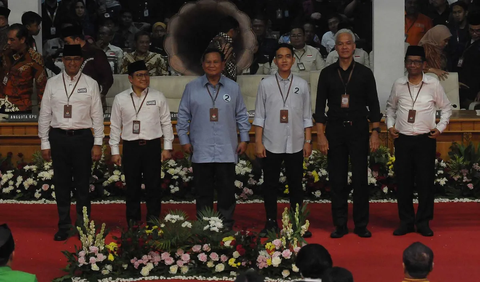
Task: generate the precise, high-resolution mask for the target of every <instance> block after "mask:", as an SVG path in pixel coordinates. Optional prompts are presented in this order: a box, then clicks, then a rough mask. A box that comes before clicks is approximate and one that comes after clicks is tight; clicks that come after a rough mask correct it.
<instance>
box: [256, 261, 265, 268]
mask: <svg viewBox="0 0 480 282" xmlns="http://www.w3.org/2000/svg"><path fill="white" fill-rule="evenodd" d="M257 265H258V268H259V269H262V268H266V267H267V266H268V264H267V263H266V262H260V263H257Z"/></svg>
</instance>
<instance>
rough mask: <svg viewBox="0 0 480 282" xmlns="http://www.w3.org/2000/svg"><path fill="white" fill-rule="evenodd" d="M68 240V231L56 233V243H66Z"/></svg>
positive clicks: (54, 237)
mask: <svg viewBox="0 0 480 282" xmlns="http://www.w3.org/2000/svg"><path fill="white" fill-rule="evenodd" d="M67 239H68V230H63V229H60V230H58V231H57V233H55V236H53V240H54V241H65V240H67Z"/></svg>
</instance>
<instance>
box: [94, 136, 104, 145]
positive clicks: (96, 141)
mask: <svg viewBox="0 0 480 282" xmlns="http://www.w3.org/2000/svg"><path fill="white" fill-rule="evenodd" d="M93 145H98V146H102V145H103V138H102V137H95V139H94V140H93Z"/></svg>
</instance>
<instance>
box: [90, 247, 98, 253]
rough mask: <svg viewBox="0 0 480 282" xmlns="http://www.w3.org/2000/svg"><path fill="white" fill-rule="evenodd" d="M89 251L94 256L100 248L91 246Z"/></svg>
mask: <svg viewBox="0 0 480 282" xmlns="http://www.w3.org/2000/svg"><path fill="white" fill-rule="evenodd" d="M88 250H89V251H90V253H94V254H97V253H98V248H97V247H95V246H90V247H89V248H88Z"/></svg>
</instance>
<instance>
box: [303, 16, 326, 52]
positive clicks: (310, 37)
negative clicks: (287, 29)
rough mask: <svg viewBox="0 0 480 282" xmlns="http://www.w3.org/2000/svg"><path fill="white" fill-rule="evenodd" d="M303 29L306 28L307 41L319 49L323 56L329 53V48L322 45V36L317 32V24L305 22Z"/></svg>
mask: <svg viewBox="0 0 480 282" xmlns="http://www.w3.org/2000/svg"><path fill="white" fill-rule="evenodd" d="M303 30H305V43H306V44H307V45H310V46H312V47H314V48H315V49H317V50H318V52H320V54H321V55H322V58H323V57H326V56H327V55H328V52H327V49H326V48H325V47H323V46H322V43H321V41H320V38H319V37H318V35H317V34H316V33H315V30H316V28H315V25H314V24H313V23H311V22H306V23H305V24H303Z"/></svg>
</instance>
